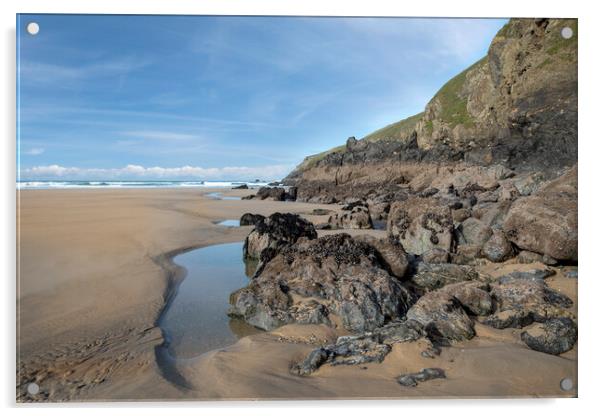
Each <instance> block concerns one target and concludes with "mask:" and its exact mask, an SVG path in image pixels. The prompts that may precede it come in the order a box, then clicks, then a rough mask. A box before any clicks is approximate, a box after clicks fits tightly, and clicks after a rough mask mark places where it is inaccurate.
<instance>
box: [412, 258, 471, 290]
mask: <svg viewBox="0 0 602 416" xmlns="http://www.w3.org/2000/svg"><path fill="white" fill-rule="evenodd" d="M478 277H479V275H478V273H477V272H476V271H475V270H474V268H473V267H471V266H464V265H458V264H450V263H440V264H430V263H419V264H418V267H417V270H416V274H415V275H414V276H412V282H413V283H414V284H415V285H416V286H418V287H420V288H422V289H425V290H435V289H439V288H441V287H443V286H446V285H449V284H452V283H459V282H465V281H469V280H476V279H478Z"/></svg>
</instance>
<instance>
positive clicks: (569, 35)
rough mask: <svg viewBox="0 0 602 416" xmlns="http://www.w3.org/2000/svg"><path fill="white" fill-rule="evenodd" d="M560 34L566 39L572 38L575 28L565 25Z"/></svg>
mask: <svg viewBox="0 0 602 416" xmlns="http://www.w3.org/2000/svg"><path fill="white" fill-rule="evenodd" d="M560 35H561V36H562V37H563V38H565V39H570V38H572V37H573V29H571V28H570V27H563V28H562V30H561V31H560Z"/></svg>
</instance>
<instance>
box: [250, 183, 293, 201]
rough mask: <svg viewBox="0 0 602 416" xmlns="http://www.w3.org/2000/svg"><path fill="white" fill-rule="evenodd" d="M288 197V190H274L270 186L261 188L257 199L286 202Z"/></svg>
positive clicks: (256, 196)
mask: <svg viewBox="0 0 602 416" xmlns="http://www.w3.org/2000/svg"><path fill="white" fill-rule="evenodd" d="M285 196H286V190H285V189H284V188H272V187H268V186H264V187H263V188H259V190H258V191H257V194H256V195H255V198H258V199H261V200H264V199H268V198H271V199H273V200H274V201H284V198H285Z"/></svg>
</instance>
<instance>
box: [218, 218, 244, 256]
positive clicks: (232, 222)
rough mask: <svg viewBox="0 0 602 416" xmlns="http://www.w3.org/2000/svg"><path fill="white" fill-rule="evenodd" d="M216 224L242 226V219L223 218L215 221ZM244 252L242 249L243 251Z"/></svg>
mask: <svg viewBox="0 0 602 416" xmlns="http://www.w3.org/2000/svg"><path fill="white" fill-rule="evenodd" d="M215 224H216V225H221V226H223V227H240V220H223V221H219V222H217V223H215ZM241 253H242V251H241Z"/></svg>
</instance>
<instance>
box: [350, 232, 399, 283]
mask: <svg viewBox="0 0 602 416" xmlns="http://www.w3.org/2000/svg"><path fill="white" fill-rule="evenodd" d="M356 238H357V239H359V240H362V241H365V242H366V243H368V244H370V245H371V246H372V247H374V248H375V249H376V251H377V252H378V254H379V256H380V260H381V262H382V264H383V265H384V266H385V267H386V269H387V271H388V272H389V273H390V274H392V275H393V276H395V277H398V278H400V279H402V278H403V277H404V276H405V274H406V272H407V271H408V267H409V260H408V254H407V253H406V252H405V250H404V249H403V247H402V246H401V244H399V243H398V242H396V241H395V240H392V239H390V238H382V239H378V238H376V237H372V236H368V235H362V236H358V237H356Z"/></svg>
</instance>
